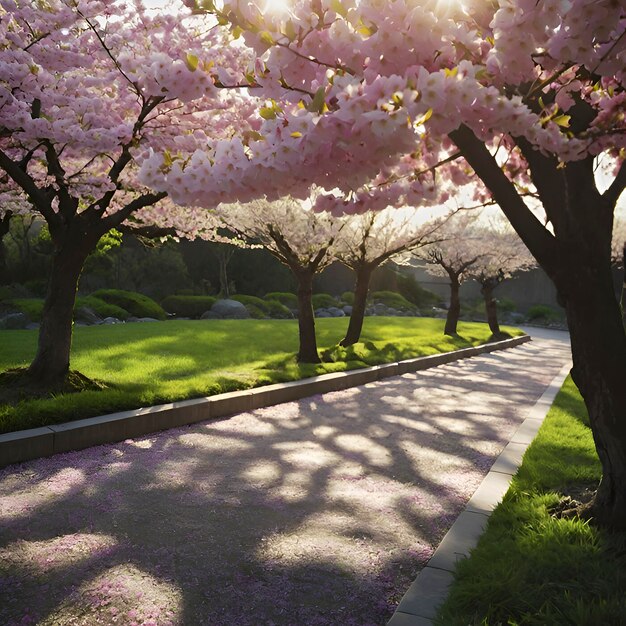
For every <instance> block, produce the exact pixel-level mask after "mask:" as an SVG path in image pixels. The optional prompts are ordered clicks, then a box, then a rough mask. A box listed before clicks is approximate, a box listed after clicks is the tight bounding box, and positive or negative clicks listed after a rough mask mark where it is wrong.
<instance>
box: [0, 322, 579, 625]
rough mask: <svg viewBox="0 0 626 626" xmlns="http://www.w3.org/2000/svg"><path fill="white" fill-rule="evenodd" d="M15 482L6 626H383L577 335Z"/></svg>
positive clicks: (6, 553)
mask: <svg viewBox="0 0 626 626" xmlns="http://www.w3.org/2000/svg"><path fill="white" fill-rule="evenodd" d="M529 331H530V333H531V334H533V335H536V336H537V338H536V339H535V340H533V342H531V343H528V344H524V345H522V346H518V347H516V348H513V349H511V350H507V351H505V352H497V353H492V354H488V355H483V356H480V357H474V358H472V359H468V360H464V361H460V362H457V363H452V364H449V365H445V366H440V367H437V368H433V369H430V370H426V371H422V372H418V373H415V374H406V375H404V376H401V377H395V378H390V379H386V380H384V381H381V382H377V383H371V384H368V385H365V386H363V387H356V388H352V389H348V390H345V391H338V392H333V393H328V394H324V395H322V396H313V397H311V398H307V399H305V400H301V401H299V402H293V403H288V404H283V405H279V406H276V407H269V408H266V409H260V410H257V411H254V412H252V413H244V414H240V415H237V416H235V417H232V418H230V419H224V420H219V421H214V422H206V423H203V424H197V425H194V426H191V427H187V428H180V429H176V430H171V431H167V432H165V433H161V434H157V435H154V436H150V437H145V438H142V439H138V440H132V441H126V442H123V443H121V444H114V445H108V446H101V447H97V448H91V449H89V450H86V451H82V452H73V453H68V454H65V455H57V456H55V457H52V458H49V459H41V460H38V461H33V462H29V463H25V464H22V465H19V466H12V467H9V468H6V469H5V470H2V471H0V623H1V624H6V625H7V626H8V625H14V624H15V625H17V624H21V625H27V624H43V625H49V626H65V625H69V624H77V625H84V626H87V625H89V626H91V625H95V624H121V625H139V624H143V625H145V626H148V625H159V626H161V625H167V624H171V625H174V624H176V625H178V624H184V625H185V626H187V625H189V626H196V625H204V624H206V625H210V626H219V625H229V626H230V625H232V626H245V625H247V624H250V625H255V626H261V625H270V624H276V625H282V624H289V625H294V626H295V625H298V626H304V625H306V626H315V625H320V626H321V625H325V624H326V625H333V626H336V625H339V624H341V625H345V626H349V625H350V624H352V625H359V626H365V625H368V624H370V625H380V624H384V623H385V622H386V621H387V620H388V619H389V617H390V616H391V614H392V612H393V609H394V608H395V605H396V604H397V602H398V601H399V599H400V598H401V597H402V595H403V593H404V591H405V590H406V589H407V588H408V586H409V585H410V584H411V581H412V580H413V579H414V578H415V575H416V574H417V572H418V571H419V570H420V569H421V568H422V567H423V566H424V564H425V563H426V562H427V561H428V559H429V558H430V556H431V555H432V553H433V551H434V548H436V546H437V544H438V543H439V541H440V540H441V538H442V537H443V535H444V534H445V533H446V531H447V530H448V528H449V527H450V526H451V524H452V523H453V521H454V520H455V518H456V517H457V515H458V514H459V513H460V511H461V510H462V509H463V507H464V506H465V503H466V502H467V500H468V499H469V498H470V496H471V495H472V493H473V492H474V491H475V489H476V487H477V486H478V485H479V484H480V482H481V480H482V478H483V476H484V475H485V474H486V473H487V471H488V470H489V468H490V466H491V464H492V463H493V461H494V459H495V458H496V456H497V455H498V453H499V452H500V450H501V449H502V448H503V447H504V445H505V444H506V443H507V442H508V440H509V438H510V437H511V435H512V434H513V432H514V431H515V430H516V428H517V426H518V425H519V424H520V423H521V421H522V420H523V418H524V414H525V412H526V411H528V409H529V408H530V407H531V406H532V405H533V404H534V403H535V402H536V401H537V399H538V398H539V397H540V396H541V394H542V393H543V391H544V389H545V388H546V386H547V385H548V384H549V382H550V381H551V380H552V378H553V377H554V376H555V375H556V374H557V373H558V371H559V370H560V369H561V367H562V366H563V364H564V363H566V362H567V360H568V358H569V349H568V345H567V342H566V341H565V340H566V339H567V335H565V334H564V333H549V332H545V331H543V332H537V331H536V330H535V329H529Z"/></svg>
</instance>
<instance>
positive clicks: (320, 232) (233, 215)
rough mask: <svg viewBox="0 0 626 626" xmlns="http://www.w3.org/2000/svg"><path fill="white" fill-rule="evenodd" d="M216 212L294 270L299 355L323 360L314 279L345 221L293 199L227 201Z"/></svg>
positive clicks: (244, 237)
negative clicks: (317, 333)
mask: <svg viewBox="0 0 626 626" xmlns="http://www.w3.org/2000/svg"><path fill="white" fill-rule="evenodd" d="M217 215H218V216H219V218H220V219H221V221H222V223H223V225H224V227H225V228H227V229H228V230H230V231H231V232H232V233H233V234H234V236H235V238H237V239H239V240H240V241H242V242H244V243H245V245H247V246H261V247H263V248H265V249H266V250H267V251H268V252H269V253H270V254H272V255H273V256H274V257H276V258H277V259H278V260H279V261H280V262H281V263H283V264H284V265H286V266H287V267H288V268H289V269H290V270H291V273H292V274H293V276H294V277H295V279H296V281H297V283H298V328H299V338H300V343H299V348H298V355H297V359H298V361H299V362H301V363H319V362H320V358H319V354H318V351H317V339H316V336H315V316H314V314H313V302H312V296H313V277H314V276H315V274H317V273H319V272H321V271H322V270H323V269H324V268H325V267H327V266H328V265H330V263H332V261H334V260H335V258H336V255H337V251H338V250H339V249H340V246H341V243H342V242H341V239H340V237H339V236H340V233H341V231H342V229H343V227H344V226H345V224H346V221H345V219H344V220H338V219H335V218H333V217H332V216H331V215H329V214H327V213H314V212H313V211H312V210H311V209H307V208H305V207H304V206H303V204H302V203H301V202H300V201H298V200H294V199H291V198H281V199H279V200H276V201H274V202H268V201H266V200H257V201H254V202H251V203H248V204H235V205H224V206H221V207H219V208H218V209H217Z"/></svg>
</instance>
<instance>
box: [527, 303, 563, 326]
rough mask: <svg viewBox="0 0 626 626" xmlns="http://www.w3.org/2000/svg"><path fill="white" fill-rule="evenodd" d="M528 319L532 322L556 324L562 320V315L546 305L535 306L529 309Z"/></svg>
mask: <svg viewBox="0 0 626 626" xmlns="http://www.w3.org/2000/svg"><path fill="white" fill-rule="evenodd" d="M526 317H527V318H528V319H529V320H530V321H531V322H554V321H556V320H558V319H560V317H561V316H560V315H559V314H558V312H557V311H555V310H554V309H553V308H552V307H549V306H546V305H545V304H535V305H534V306H531V307H530V309H528V313H526Z"/></svg>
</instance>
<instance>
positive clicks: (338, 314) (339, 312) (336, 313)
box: [326, 306, 346, 317]
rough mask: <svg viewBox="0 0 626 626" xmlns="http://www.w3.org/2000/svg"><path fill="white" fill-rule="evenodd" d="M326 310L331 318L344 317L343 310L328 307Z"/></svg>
mask: <svg viewBox="0 0 626 626" xmlns="http://www.w3.org/2000/svg"><path fill="white" fill-rule="evenodd" d="M326 310H327V311H328V313H330V316H331V317H345V316H346V314H345V313H344V312H343V310H342V309H340V308H338V307H336V306H330V307H328V308H327V309H326Z"/></svg>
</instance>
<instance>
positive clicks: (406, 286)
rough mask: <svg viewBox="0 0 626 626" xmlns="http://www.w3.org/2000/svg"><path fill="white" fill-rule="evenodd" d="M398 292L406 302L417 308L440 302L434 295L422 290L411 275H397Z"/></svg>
mask: <svg viewBox="0 0 626 626" xmlns="http://www.w3.org/2000/svg"><path fill="white" fill-rule="evenodd" d="M398 291H399V292H400V295H401V296H403V297H404V298H405V299H406V300H407V301H408V302H410V303H411V304H414V305H415V306H416V307H419V308H428V307H432V306H435V305H436V304H438V303H439V302H440V300H441V298H440V297H439V296H438V295H437V294H436V293H433V292H432V291H429V290H428V289H424V288H423V287H422V286H421V285H420V284H419V283H418V282H417V279H416V278H415V276H413V275H412V274H398Z"/></svg>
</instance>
